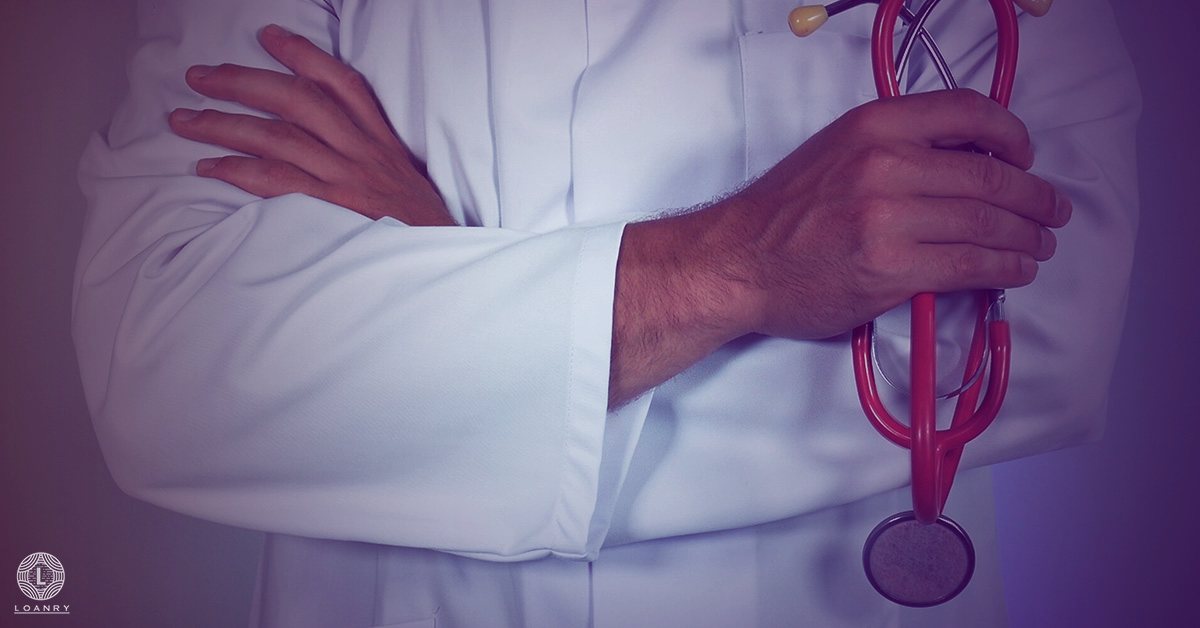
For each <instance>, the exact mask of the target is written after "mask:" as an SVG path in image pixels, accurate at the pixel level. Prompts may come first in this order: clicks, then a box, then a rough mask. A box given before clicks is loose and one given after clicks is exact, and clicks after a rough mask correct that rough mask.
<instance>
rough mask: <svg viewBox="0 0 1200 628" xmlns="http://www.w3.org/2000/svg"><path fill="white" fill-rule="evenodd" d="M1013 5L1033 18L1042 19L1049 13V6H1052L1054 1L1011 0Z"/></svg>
mask: <svg viewBox="0 0 1200 628" xmlns="http://www.w3.org/2000/svg"><path fill="white" fill-rule="evenodd" d="M1013 3H1014V4H1016V5H1017V6H1019V7H1021V8H1022V9H1025V12H1026V13H1028V14H1030V15H1032V16H1034V17H1042V16H1043V15H1045V14H1046V13H1047V12H1048V11H1050V5H1051V4H1054V0H1013Z"/></svg>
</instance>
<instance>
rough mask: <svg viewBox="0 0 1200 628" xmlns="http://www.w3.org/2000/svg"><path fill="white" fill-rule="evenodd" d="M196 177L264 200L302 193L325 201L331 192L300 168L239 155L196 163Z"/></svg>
mask: <svg viewBox="0 0 1200 628" xmlns="http://www.w3.org/2000/svg"><path fill="white" fill-rule="evenodd" d="M196 174H198V175H200V176H202V177H208V178H211V179H220V180H221V181H224V182H226V183H230V184H232V185H235V186H237V187H239V188H241V189H243V190H245V191H247V192H249V193H251V194H253V195H255V196H261V197H262V198H272V197H275V196H283V195H284V194H292V193H296V192H299V193H300V194H307V195H309V196H313V197H316V198H322V199H325V196H326V190H327V189H328V188H327V186H326V185H325V184H324V183H322V182H320V181H318V180H317V179H315V178H313V177H312V175H309V174H308V173H306V172H304V171H303V170H301V169H299V168H297V167H296V166H294V165H292V164H289V163H287V162H285V161H276V160H274V159H258V158H255V157H240V156H237V155H228V156H225V157H218V158H213V159H201V160H200V161H198V162H196ZM325 200H328V199H325Z"/></svg>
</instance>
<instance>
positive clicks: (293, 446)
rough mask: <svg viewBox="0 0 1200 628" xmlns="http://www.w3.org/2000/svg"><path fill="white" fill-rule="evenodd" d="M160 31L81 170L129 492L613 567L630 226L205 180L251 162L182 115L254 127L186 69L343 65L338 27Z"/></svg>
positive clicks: (83, 324)
mask: <svg viewBox="0 0 1200 628" xmlns="http://www.w3.org/2000/svg"><path fill="white" fill-rule="evenodd" d="M139 20H140V37H141V42H140V46H139V47H138V49H137V51H136V53H135V54H134V55H133V57H132V61H131V65H130V75H129V78H130V88H131V93H130V95H129V96H128V98H127V99H126V100H125V102H124V103H123V104H122V105H121V106H120V108H119V110H118V112H117V114H116V116H115V119H114V120H113V122H112V124H111V126H110V127H109V128H108V129H107V130H106V131H105V132H104V133H102V134H98V135H97V136H96V137H94V138H93V139H92V141H91V143H90V144H89V146H88V147H87V149H86V152H85V154H84V156H83V159H82V162H81V166H80V183H81V187H82V188H83V190H84V192H85V195H86V197H87V199H88V203H89V209H88V212H87V216H86V222H85V227H84V234H83V241H82V245H81V251H80V255H79V260H78V266H77V271H76V278H75V285H74V311H73V335H74V339H75V342H76V346H77V352H78V358H79V364H80V369H81V373H82V378H83V384H84V388H85V392H86V397H87V401H88V404H89V409H90V412H91V414H92V417H93V420H94V425H95V429H96V433H97V435H98V438H99V441H100V445H101V447H102V450H103V452H104V455H105V459H106V461H107V463H108V465H109V468H110V470H111V472H112V474H113V477H114V478H115V480H116V482H117V484H118V485H119V486H120V487H121V488H122V489H123V490H124V491H126V492H127V493H129V494H131V495H133V496H134V497H137V498H140V499H143V500H146V501H148V502H151V503H154V504H157V505H159V506H162V507H164V508H168V509H171V510H175V511H178V512H181V513H186V514H190V515H194V516H197V517H202V518H205V519H209V520H213V521H217V522H221V523H226V524H231V525H236V526H243V527H247V528H253V529H258V530H265V531H270V532H281V533H288V534H296V535H303V536H311V537H320V538H329V539H342V540H355V541H366V542H373V543H384V544H393V545H403V546H412V547H424V548H433V549H438V550H445V551H451V552H456V553H460V554H465V555H470V556H475V557H479V558H485V559H492V560H517V559H526V558H535V557H538V556H544V555H551V554H552V555H557V556H563V557H587V556H590V555H594V553H595V551H596V548H597V546H598V544H599V542H600V540H601V539H602V536H603V534H602V530H601V529H598V528H597V526H600V527H602V526H603V525H604V524H603V521H605V520H606V518H607V516H608V515H607V513H605V512H602V510H603V509H602V508H601V509H599V510H598V508H597V504H598V503H604V502H606V501H607V502H611V501H612V497H611V496H607V497H605V496H600V497H599V498H598V495H600V493H601V485H602V484H604V483H605V480H604V478H602V477H601V467H602V466H603V467H604V468H605V469H608V470H609V471H606V473H609V474H612V473H619V472H620V469H621V466H622V465H621V464H619V461H618V464H611V463H610V464H607V465H601V458H602V457H603V456H602V454H603V451H604V447H605V445H604V441H605V437H606V433H605V432H606V413H607V390H608V368H609V351H610V340H611V338H610V335H611V328H612V299H613V285H614V281H615V279H614V273H615V265H616V258H617V253H618V249H619V244H620V238H621V233H622V227H623V225H622V224H620V223H614V224H608V225H597V226H590V227H578V228H568V229H562V230H559V231H554V232H551V233H545V234H540V235H535V234H531V233H522V232H518V231H514V230H508V229H500V228H457V227H456V228H419V227H409V226H406V225H404V224H402V223H400V222H397V221H395V220H392V219H382V220H378V221H372V220H368V219H367V218H364V217H362V216H360V215H358V214H356V213H354V212H352V211H349V210H347V209H344V208H341V207H338V206H335V205H332V204H329V203H326V202H324V201H321V200H317V199H314V198H310V197H307V196H303V195H299V194H293V195H287V196H281V197H277V198H272V199H268V200H262V199H258V198H257V197H254V196H252V195H249V194H246V193H244V192H242V191H240V190H238V189H236V188H234V187H232V186H230V185H228V184H225V183H223V182H220V181H216V180H206V179H202V178H199V177H196V176H194V175H193V168H194V165H195V162H196V160H197V159H198V158H201V157H209V156H216V155H220V154H223V153H227V152H228V151H226V150H225V149H221V148H218V147H213V146H205V145H203V144H199V143H195V142H190V141H187V140H184V139H181V138H179V137H177V136H175V135H173V134H172V133H171V132H170V131H169V129H168V127H167V125H166V115H167V113H168V112H169V111H170V110H171V109H173V108H175V107H181V106H182V107H191V108H196V109H201V108H218V109H223V110H226V111H245V110H244V109H240V108H239V107H238V106H237V105H235V104H233V103H223V102H214V101H209V100H206V99H205V98H203V97H201V96H199V95H198V94H196V93H194V92H192V91H191V90H190V89H188V88H187V87H186V85H185V83H184V81H183V75H184V71H185V69H186V68H187V67H188V66H189V65H192V64H196V63H209V64H215V63H222V62H232V63H239V64H243V65H250V66H258V67H268V68H274V69H282V68H281V67H280V66H279V65H278V64H276V63H275V62H274V61H273V60H271V59H270V58H269V57H268V56H267V55H266V53H265V52H264V51H262V50H261V48H260V47H259V45H258V43H257V42H256V40H255V33H256V32H257V30H258V29H259V28H261V27H262V26H263V25H265V24H267V23H271V22H275V23H279V24H281V25H282V26H284V27H285V28H288V29H290V30H292V31H294V32H296V33H299V34H302V35H304V36H306V37H308V38H310V39H311V40H313V41H314V42H316V43H317V44H318V45H320V46H322V47H324V48H325V49H327V50H328V49H330V48H331V40H332V38H333V37H334V34H335V33H336V16H335V15H334V13H333V11H332V10H331V8H330V7H329V6H327V5H326V4H324V3H323V2H321V1H320V0H267V1H262V2H243V1H242V0H223V1H221V2H213V1H209V0H204V1H200V0H191V1H179V2H146V3H143V4H142V5H141V7H140V15H139ZM641 411H644V407H641V406H639V404H632V405H631V406H630V409H629V412H630V413H631V416H634V417H636V415H637V413H638V412H641ZM614 419H615V421H614V424H616V425H628V426H635V425H636V420H632V421H630V420H622V417H620V416H617V417H614ZM629 429H630V430H633V429H635V428H634V427H630V428H629ZM607 436H608V438H609V448H610V450H613V451H618V452H623V451H625V450H626V449H628V447H627V446H626V444H623V442H622V441H621V440H620V438H617V437H615V436H614V434H613V433H611V432H610V433H609V434H608V435H607ZM622 455H623V454H622ZM606 490H607V489H606ZM609 492H611V491H609ZM598 499H599V502H598V501H597V500H598Z"/></svg>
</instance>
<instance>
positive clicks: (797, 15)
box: [788, 4, 829, 37]
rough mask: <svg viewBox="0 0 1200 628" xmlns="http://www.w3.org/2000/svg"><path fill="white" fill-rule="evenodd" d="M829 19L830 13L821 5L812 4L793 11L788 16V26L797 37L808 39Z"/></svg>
mask: <svg viewBox="0 0 1200 628" xmlns="http://www.w3.org/2000/svg"><path fill="white" fill-rule="evenodd" d="M828 19H829V11H827V10H826V9H825V7H824V6H821V5H819V4H810V5H806V6H802V7H796V8H794V9H792V12H791V13H789V14H788V26H790V27H791V28H792V33H793V34H795V35H796V37H808V36H809V35H811V34H813V33H814V32H815V31H816V30H817V29H818V28H821V25H822V24H824V23H825V22H826V21H827V20H828Z"/></svg>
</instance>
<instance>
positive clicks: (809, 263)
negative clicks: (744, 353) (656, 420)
mask: <svg viewBox="0 0 1200 628" xmlns="http://www.w3.org/2000/svg"><path fill="white" fill-rule="evenodd" d="M964 144H974V145H975V146H977V147H978V148H980V149H981V150H984V151H988V152H990V153H992V154H993V155H994V157H988V156H987V155H983V154H979V153H972V152H966V151H962V150H950V149H954V148H955V147H960V146H962V145H964ZM1032 165H1033V150H1032V147H1031V144H1030V139H1029V133H1028V131H1027V130H1026V128H1025V126H1024V124H1023V123H1022V122H1021V121H1020V120H1019V119H1018V118H1017V117H1016V116H1014V115H1013V114H1011V113H1009V112H1008V111H1007V110H1005V109H1004V108H1003V107H1001V106H1000V105H998V104H996V103H995V102H993V101H991V100H990V99H988V98H987V97H985V96H983V95H981V94H979V93H978V92H974V91H970V90H956V91H952V92H946V91H942V92H933V93H927V94H915V95H910V96H902V97H898V98H893V99H888V100H881V101H875V102H872V103H868V104H866V105H863V106H861V107H858V108H856V109H854V110H852V111H850V112H848V113H847V114H845V115H844V116H842V117H841V118H839V119H838V120H836V121H834V122H833V123H832V124H830V125H829V126H828V127H826V128H825V129H823V130H822V131H821V132H819V133H817V134H816V135H814V136H813V137H811V138H810V139H809V140H808V141H806V142H805V143H804V144H803V145H801V146H800V147H799V148H798V149H796V150H795V151H794V152H793V153H792V154H790V155H789V156H788V157H786V158H785V159H784V160H783V161H781V162H780V163H779V164H778V165H776V166H775V167H774V168H772V169H771V170H769V171H768V172H767V173H765V174H764V175H763V176H762V177H760V178H759V179H757V180H756V181H754V182H752V183H751V184H750V185H749V186H748V187H746V188H745V189H744V190H742V191H741V192H739V193H737V194H735V195H734V196H732V197H730V198H729V199H726V200H725V201H722V202H721V203H718V204H716V205H714V206H712V207H710V208H709V210H711V211H709V210H706V211H705V212H700V213H701V214H704V213H709V215H708V216H706V217H705V220H706V221H708V222H709V225H710V226H713V227H716V229H717V230H718V231H716V232H712V231H710V233H717V234H718V235H716V236H715V237H716V238H718V240H717V242H716V244H715V246H717V247H719V249H718V250H720V251H722V255H723V256H724V257H726V258H727V259H729V260H732V261H730V262H728V263H729V264H731V265H732V267H733V268H732V269H731V270H730V271H729V273H728V274H727V276H728V277H731V278H733V279H735V280H736V282H737V283H738V284H740V287H741V288H743V289H744V288H746V287H749V290H748V293H749V294H750V295H751V299H752V301H753V307H751V308H749V312H750V320H748V321H746V325H747V329H744V330H742V331H745V332H758V333H763V334H767V335H772V336H783V337H789V338H799V339H815V338H825V337H829V336H833V335H836V334H839V333H843V332H845V331H848V330H850V329H852V328H854V327H856V326H858V325H861V324H862V323H865V322H866V321H869V320H871V319H873V318H875V317H877V316H878V315H880V314H882V313H883V312H885V311H887V310H889V309H891V308H893V307H895V306H897V305H899V304H900V303H903V302H904V301H906V300H908V299H910V298H912V297H913V295H915V294H916V293H918V292H952V291H958V290H970V289H986V288H1013V287H1017V286H1022V285H1026V284H1028V283H1030V282H1032V281H1033V279H1034V277H1035V275H1036V274H1037V264H1038V262H1042V261H1046V260H1048V259H1050V257H1051V256H1052V255H1053V254H1054V249H1055V246H1056V240H1055V237H1054V234H1053V233H1052V232H1051V231H1050V230H1049V229H1048V228H1050V227H1062V226H1063V225H1065V224H1066V223H1067V221H1068V219H1069V218H1070V214H1071V204H1070V201H1068V200H1067V199H1066V197H1065V196H1062V195H1060V194H1058V193H1057V192H1056V190H1055V189H1054V187H1053V186H1051V185H1050V184H1049V183H1047V182H1046V181H1044V180H1042V179H1040V178H1038V177H1036V176H1034V175H1032V174H1029V173H1028V172H1026V171H1027V170H1028V169H1029V168H1030V167H1031V166H1032ZM710 242H712V240H710Z"/></svg>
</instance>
